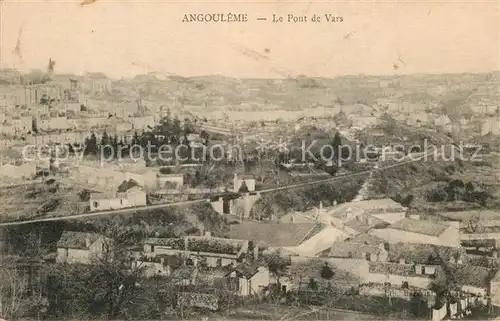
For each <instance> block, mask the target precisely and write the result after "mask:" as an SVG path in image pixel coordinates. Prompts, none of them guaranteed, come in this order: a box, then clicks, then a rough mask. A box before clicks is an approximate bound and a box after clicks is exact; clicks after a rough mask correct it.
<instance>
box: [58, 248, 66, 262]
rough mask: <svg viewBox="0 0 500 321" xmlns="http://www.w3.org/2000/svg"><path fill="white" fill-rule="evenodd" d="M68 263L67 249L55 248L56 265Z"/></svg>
mask: <svg viewBox="0 0 500 321" xmlns="http://www.w3.org/2000/svg"><path fill="white" fill-rule="evenodd" d="M67 261H68V249H66V248H57V256H56V262H57V263H65V262H67Z"/></svg>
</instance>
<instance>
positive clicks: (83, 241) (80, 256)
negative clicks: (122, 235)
mask: <svg viewBox="0 0 500 321" xmlns="http://www.w3.org/2000/svg"><path fill="white" fill-rule="evenodd" d="M109 250H110V241H109V239H107V238H105V237H104V236H102V235H100V234H96V233H85V232H73V231H64V232H63V234H62V235H61V238H60V239H59V241H58V242H57V256H56V262H58V263H70V264H71V263H81V264H90V263H92V261H93V260H94V259H99V258H103V257H104V256H105V255H106V254H109Z"/></svg>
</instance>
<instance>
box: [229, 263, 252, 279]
mask: <svg viewBox="0 0 500 321" xmlns="http://www.w3.org/2000/svg"><path fill="white" fill-rule="evenodd" d="M259 267H260V266H259V265H258V264H250V263H247V262H245V263H242V264H239V265H238V266H236V267H234V268H232V269H231V270H230V271H229V273H227V274H226V275H230V274H231V273H233V272H236V276H237V277H243V278H245V279H247V280H248V279H251V278H252V277H253V276H254V275H255V274H257V272H259Z"/></svg>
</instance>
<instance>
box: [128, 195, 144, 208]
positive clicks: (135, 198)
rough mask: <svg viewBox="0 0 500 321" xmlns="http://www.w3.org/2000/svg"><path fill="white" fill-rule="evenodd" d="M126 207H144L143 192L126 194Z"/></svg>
mask: <svg viewBox="0 0 500 321" xmlns="http://www.w3.org/2000/svg"><path fill="white" fill-rule="evenodd" d="M127 201H128V202H127V206H145V205H146V193H144V192H143V191H134V192H129V193H127Z"/></svg>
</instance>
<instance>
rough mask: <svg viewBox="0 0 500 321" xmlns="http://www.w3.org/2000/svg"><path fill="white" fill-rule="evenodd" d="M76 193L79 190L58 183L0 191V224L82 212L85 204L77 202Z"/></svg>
mask: <svg viewBox="0 0 500 321" xmlns="http://www.w3.org/2000/svg"><path fill="white" fill-rule="evenodd" d="M79 192H80V189H78V188H76V187H67V186H62V185H59V184H57V183H53V184H47V183H35V184H30V185H24V186H16V187H11V188H3V189H0V203H1V204H2V207H1V209H0V220H2V221H8V220H16V219H20V218H23V219H27V218H35V217H41V216H45V215H50V216H62V215H68V214H69V213H77V212H82V211H83V210H84V209H85V207H86V206H87V205H88V203H87V202H83V201H81V200H80V198H79V196H78V195H79Z"/></svg>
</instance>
